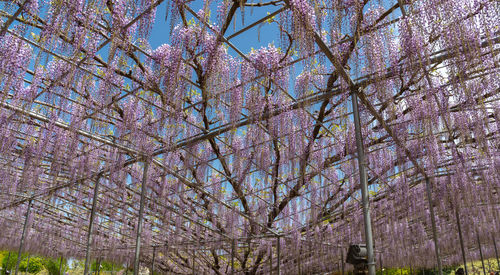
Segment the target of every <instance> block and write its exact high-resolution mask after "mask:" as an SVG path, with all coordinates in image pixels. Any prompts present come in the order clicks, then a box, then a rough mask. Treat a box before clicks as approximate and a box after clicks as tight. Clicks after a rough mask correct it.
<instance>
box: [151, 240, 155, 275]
mask: <svg viewBox="0 0 500 275" xmlns="http://www.w3.org/2000/svg"><path fill="white" fill-rule="evenodd" d="M155 257H156V246H154V245H153V260H152V262H151V275H153V274H154V272H155Z"/></svg>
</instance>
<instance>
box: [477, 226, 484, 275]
mask: <svg viewBox="0 0 500 275" xmlns="http://www.w3.org/2000/svg"><path fill="white" fill-rule="evenodd" d="M476 237H477V244H478V245H479V256H481V264H482V265H483V272H484V275H487V274H486V267H485V266H484V258H483V250H482V249H481V240H479V232H477V229H476Z"/></svg>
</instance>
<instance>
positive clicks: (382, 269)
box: [378, 253, 384, 274]
mask: <svg viewBox="0 0 500 275" xmlns="http://www.w3.org/2000/svg"><path fill="white" fill-rule="evenodd" d="M378 261H379V262H380V273H381V274H384V273H383V272H384V265H383V264H382V253H380V254H378Z"/></svg>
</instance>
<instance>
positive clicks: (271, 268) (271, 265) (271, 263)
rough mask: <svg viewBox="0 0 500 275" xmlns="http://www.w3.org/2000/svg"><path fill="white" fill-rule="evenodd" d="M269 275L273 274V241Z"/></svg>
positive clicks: (270, 252)
mask: <svg viewBox="0 0 500 275" xmlns="http://www.w3.org/2000/svg"><path fill="white" fill-rule="evenodd" d="M269 275H273V244H272V243H271V249H270V251H269Z"/></svg>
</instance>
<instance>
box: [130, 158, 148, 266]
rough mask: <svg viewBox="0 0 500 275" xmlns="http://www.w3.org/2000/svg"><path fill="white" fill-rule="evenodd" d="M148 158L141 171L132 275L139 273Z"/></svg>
mask: <svg viewBox="0 0 500 275" xmlns="http://www.w3.org/2000/svg"><path fill="white" fill-rule="evenodd" d="M148 168H149V159H145V160H144V170H143V172H142V186H141V201H140V208H139V221H138V222H137V237H136V239H135V260H134V275H138V274H139V255H140V253H141V233H142V222H143V217H142V216H143V214H144V201H145V196H146V185H147V180H148Z"/></svg>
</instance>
